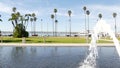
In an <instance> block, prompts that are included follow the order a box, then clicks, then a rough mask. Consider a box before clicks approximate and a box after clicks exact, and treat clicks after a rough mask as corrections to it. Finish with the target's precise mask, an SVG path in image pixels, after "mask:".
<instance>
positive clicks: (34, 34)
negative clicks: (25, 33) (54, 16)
mask: <svg viewBox="0 0 120 68" xmlns="http://www.w3.org/2000/svg"><path fill="white" fill-rule="evenodd" d="M35 26H36V24H35V22H34V35H36V33H35Z"/></svg>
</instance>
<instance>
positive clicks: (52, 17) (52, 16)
mask: <svg viewBox="0 0 120 68" xmlns="http://www.w3.org/2000/svg"><path fill="white" fill-rule="evenodd" d="M51 19H52V20H53V36H54V15H53V14H51Z"/></svg>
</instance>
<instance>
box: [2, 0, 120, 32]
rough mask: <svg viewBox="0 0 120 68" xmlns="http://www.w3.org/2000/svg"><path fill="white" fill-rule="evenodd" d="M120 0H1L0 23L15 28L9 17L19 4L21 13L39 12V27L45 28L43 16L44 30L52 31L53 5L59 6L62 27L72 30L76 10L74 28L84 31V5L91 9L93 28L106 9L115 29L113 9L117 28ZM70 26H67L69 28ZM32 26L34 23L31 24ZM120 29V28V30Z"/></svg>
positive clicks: (3, 27) (59, 25) (119, 16)
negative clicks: (68, 12)
mask: <svg viewBox="0 0 120 68" xmlns="http://www.w3.org/2000/svg"><path fill="white" fill-rule="evenodd" d="M119 3H120V0H111V1H110V0H0V14H1V15H2V17H1V18H2V19H3V22H1V23H0V30H2V31H12V30H13V26H12V24H11V22H10V21H8V19H9V18H10V15H11V12H12V7H16V8H17V10H18V11H20V12H21V13H23V14H25V13H33V12H34V13H36V15H37V18H38V20H37V21H36V24H37V25H36V31H41V21H40V20H41V19H43V21H42V23H43V31H47V26H46V25H47V23H48V31H52V20H51V18H50V15H51V14H52V13H53V9H54V8H57V9H58V13H57V19H58V31H66V30H67V31H69V29H68V28H69V27H68V25H69V24H68V23H69V22H68V19H69V17H68V14H67V11H68V10H72V31H73V32H82V31H84V12H83V6H87V9H89V10H90V29H91V30H92V29H93V27H94V25H95V24H96V23H97V19H98V14H99V13H102V15H103V19H104V20H106V21H107V23H109V24H110V25H111V27H112V29H113V30H114V28H113V27H114V26H113V25H114V19H113V17H112V13H113V12H116V13H117V14H118V15H117V28H118V29H119V28H120V24H119V23H120V20H119V18H120V15H119V13H120V12H119V11H120V5H119ZM66 26H67V28H66ZM27 30H28V31H30V30H31V27H30V25H28V28H27ZM118 31H119V32H120V30H118Z"/></svg>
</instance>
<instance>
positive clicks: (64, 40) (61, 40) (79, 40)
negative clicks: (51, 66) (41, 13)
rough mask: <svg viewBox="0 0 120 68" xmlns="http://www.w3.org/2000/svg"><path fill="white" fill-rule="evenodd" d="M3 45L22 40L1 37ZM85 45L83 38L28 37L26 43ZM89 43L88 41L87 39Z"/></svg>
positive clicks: (100, 41)
mask: <svg viewBox="0 0 120 68" xmlns="http://www.w3.org/2000/svg"><path fill="white" fill-rule="evenodd" d="M0 40H1V39H0ZM2 40H3V42H4V43H21V42H22V38H12V37H2ZM44 42H45V43H86V39H85V38H84V37H45V38H43V37H29V38H26V43H44ZM89 42H90V39H89ZM97 42H98V43H112V42H111V41H106V40H99V41H97Z"/></svg>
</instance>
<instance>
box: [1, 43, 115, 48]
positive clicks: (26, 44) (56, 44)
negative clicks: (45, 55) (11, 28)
mask: <svg viewBox="0 0 120 68" xmlns="http://www.w3.org/2000/svg"><path fill="white" fill-rule="evenodd" d="M0 46H71V47H72V46H89V44H84V43H83V44H82V43H0ZM97 46H114V44H113V43H98V44H97Z"/></svg>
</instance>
